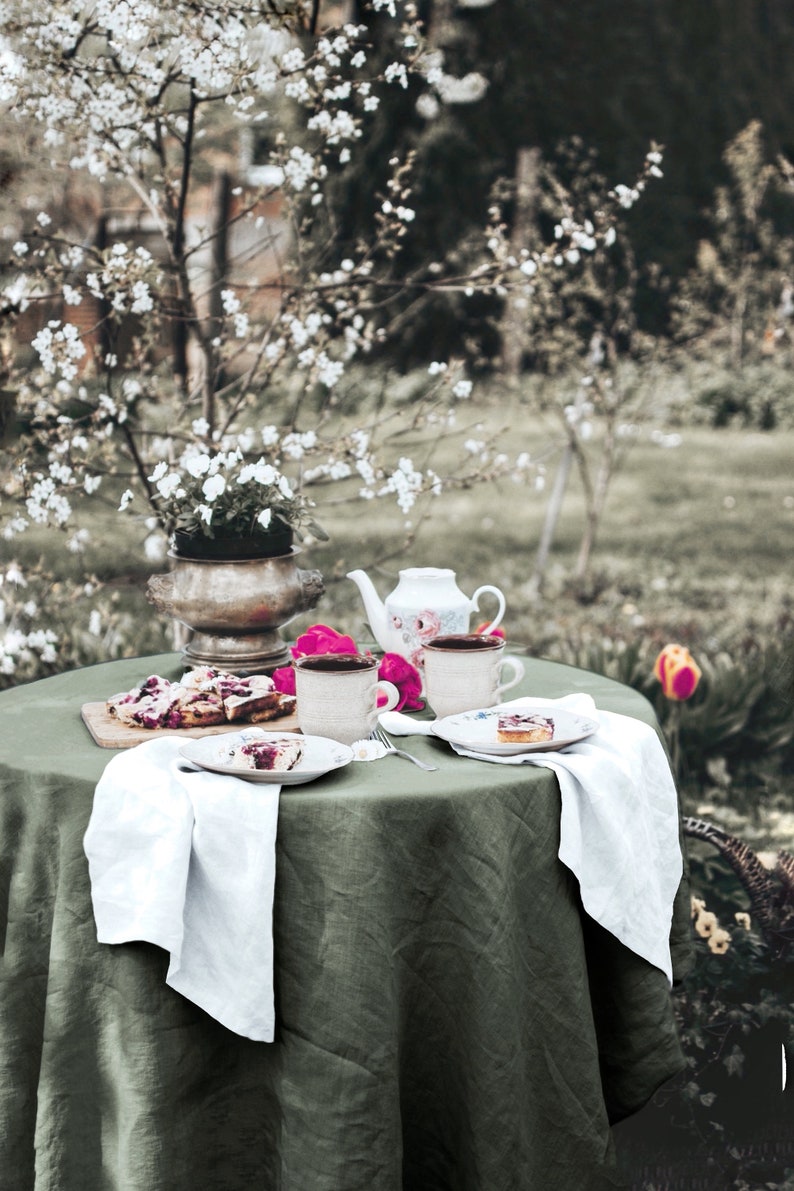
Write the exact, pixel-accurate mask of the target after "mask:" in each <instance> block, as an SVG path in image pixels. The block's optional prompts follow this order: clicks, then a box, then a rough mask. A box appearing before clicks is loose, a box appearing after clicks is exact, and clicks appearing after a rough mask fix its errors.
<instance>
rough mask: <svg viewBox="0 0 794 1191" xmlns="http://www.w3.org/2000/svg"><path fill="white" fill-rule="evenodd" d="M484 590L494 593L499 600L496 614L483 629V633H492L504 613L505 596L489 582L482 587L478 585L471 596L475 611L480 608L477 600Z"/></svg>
mask: <svg viewBox="0 0 794 1191" xmlns="http://www.w3.org/2000/svg"><path fill="white" fill-rule="evenodd" d="M485 591H489V592H490V593H491V595H495V596H496V598H497V600H498V601H499V611H498V612H497V613H496V616H495V617H494V619H493V620H492V621H491V623H490V624H489V625H488V627H487V628H485V629H483V634H486V635H487V634H488V633H492V632H493V631H494V629H495V628H496V626H497V625H498V624H501V622H502V617H503V616H504V614H505V597H504V595H503V593H502V592H501V591H500V590H499V588H498V587H492V586H491V584H490V583H486V584H485V585H484V586H483V587H478V588H477V590H476V591H475V593H474V595H473V596H472V597H471V602H472V607H473V608H474V610H475V612H479V610H480V609H479V605H478V603H477V601H478V599H479V597H480V596H481V595H482V594H483V592H485Z"/></svg>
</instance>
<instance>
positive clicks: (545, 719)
mask: <svg viewBox="0 0 794 1191" xmlns="http://www.w3.org/2000/svg"><path fill="white" fill-rule="evenodd" d="M598 727H599V725H598V721H597V720H594V719H591V718H590V717H589V716H585V715H577V714H576V712H573V711H568V710H566V709H565V708H563V707H556V706H554V707H553V706H551V705H549V706H548V707H544V706H532V707H526V708H524V707H515V706H513V707H509V706H508V707H483V708H480V709H479V710H477V711H464V712H461V713H460V714H459V715H448V716H446V717H445V718H444V719H441V720H436V721H435V723H434V724H432V729H433V733H434V735H436V736H440V737H441V739H442V740H446V741H447V742H448V743H449V744H452V745H455V747H456V748H460V749H465V750H466V751H467V752H472V753H488V754H489V755H491V756H496V757H512V756H517V755H518V754H520V753H551V752H559V751H560V749H564V748H567V747H568V746H569V745H571V744H576V743H577V742H578V741H580V740H585V739H586V738H587V737H588V736H592V734H593V733H594V732H597V731H598Z"/></svg>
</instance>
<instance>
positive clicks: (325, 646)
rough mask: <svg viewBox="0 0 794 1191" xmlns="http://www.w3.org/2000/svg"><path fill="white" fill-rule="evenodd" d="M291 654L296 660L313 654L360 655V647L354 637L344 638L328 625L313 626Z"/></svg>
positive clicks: (296, 644)
mask: <svg viewBox="0 0 794 1191" xmlns="http://www.w3.org/2000/svg"><path fill="white" fill-rule="evenodd" d="M291 652H292V656H293V657H294V658H302V657H306V656H307V655H308V654H312V653H358V646H357V645H356V643H355V641H354V640H353V638H352V637H344V636H343V635H342V634H341V633H337V631H336V629H332V628H329V626H328V625H327V624H313V625H312V626H311V628H308V629H307V630H306V632H305V633H303V635H302V636H300V637H298V639H297V641H296V642H295V644H294V645H293V646H292V650H291Z"/></svg>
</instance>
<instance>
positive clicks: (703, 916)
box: [695, 910, 720, 939]
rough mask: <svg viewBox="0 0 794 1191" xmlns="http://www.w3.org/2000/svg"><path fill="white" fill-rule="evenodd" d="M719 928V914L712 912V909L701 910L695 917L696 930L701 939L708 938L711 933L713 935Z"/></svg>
mask: <svg viewBox="0 0 794 1191" xmlns="http://www.w3.org/2000/svg"><path fill="white" fill-rule="evenodd" d="M719 929H720V928H719V924H718V922H717V915H716V914H712V912H711V910H701V911H700V913H699V914H698V916H697V918H696V919H695V930H696V931H697V933H698V934H699V935H700V937H701V939H708V937H709V936H710V935H713V934H714V932H715V931H716V930H719Z"/></svg>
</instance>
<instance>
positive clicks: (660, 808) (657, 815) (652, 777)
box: [453, 694, 683, 983]
mask: <svg viewBox="0 0 794 1191" xmlns="http://www.w3.org/2000/svg"><path fill="white" fill-rule="evenodd" d="M554 705H557V706H558V707H563V708H565V709H566V710H569V711H574V712H576V713H577V714H579V715H584V716H589V717H591V718H593V719H596V720H598V722H599V724H600V727H599V729H598V731H597V732H596V733H595V734H594V735H592V736H589V737H587V739H585V740H582V741H580V742H579V743H578V744H574V745H570V746H569V747H568V748H567V749H566V750H565V752H533V753H521V754H519V755H518V756H510V757H505V756H490V755H487V754H485V753H476V752H469V751H466V750H465V749H462V748H458V747H457V746H453V747H454V748H455V752H456V753H459V754H460V755H461V756H465V757H472V758H474V759H475V760H477V761H487V762H490V763H492V764H497V765H542V766H546V767H548V768H549V769H553V770H554V772H555V773H556V775H557V779H558V781H559V784H560V791H561V793H562V817H561V823H560V850H559V857H560V860H561V861H562V862H563V864H565V865H567V867H568V868H570V869H571V871H572V872H573V873H574V875H575V876H576V878H577V879H578V881H579V886H580V890H581V896H582V904H583V906H584V908H585V910H586V911H587V913H588V914H589V915H590V917H591V918H594V919H595V920H596V921H597V922H600V923H601V925H602V926H604V927H605V928H606V929H607V930H608V931H610V932H611V933H612V934H613V935H615V936H616V937H617V938H618V939H620V940H621V942H622V943H624V944H625V946H627V947H629V948H630V949H631V950H632V951H634V952H635V953H636V954H637V955H640V956H642V957H643V959H647V960H648V961H649V962H650V963H652V964H654V966H655V967H657V968H661V970H662V971H663V972H664V973H665V975H666V976H667V979H668V980H669V981H670V982H671V983H672V961H671V958H670V927H671V923H672V914H673V901H674V899H675V895H676V891H677V890H678V885H679V882H680V880H681V874H682V871H683V861H682V856H681V843H680V837H679V809H678V797H677V794H676V788H675V783H674V781H673V777H672V774H671V772H670V765H669V763H668V760H667V755H666V753H665V751H664V748H663V747H662V744H661V742H660V740H659V737H658V736H657V734H656V732H655V731H654V730H653V728H651V727H650V726H649V725H648V724H644V723H643V722H642V721H641V720H636V719H633V718H632V717H630V716H626V715H618V714H617V713H615V712H611V711H600V710H597V709H596V706H595V703H594V702H593V699H592V697H591V696H590V695H586V694H575V695H566V696H565V697H564V698H562V699H534V698H522V699H515V700H513V702H511V703H505V704H503V708H504V709H505V710H507V709H509V708H513V707H515V708H519V709H527V708H531V707H539V706H554Z"/></svg>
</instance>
